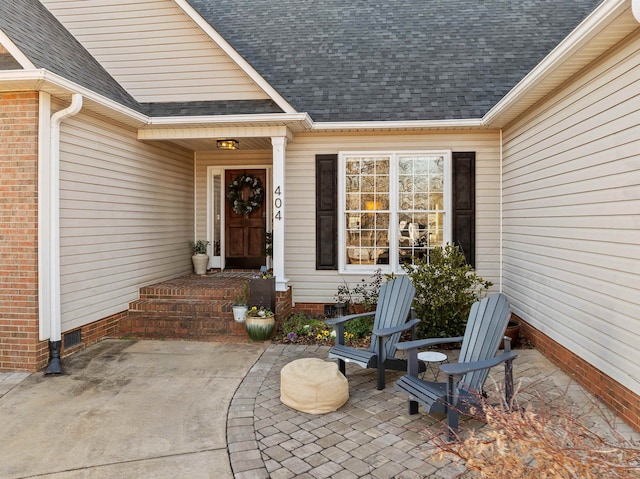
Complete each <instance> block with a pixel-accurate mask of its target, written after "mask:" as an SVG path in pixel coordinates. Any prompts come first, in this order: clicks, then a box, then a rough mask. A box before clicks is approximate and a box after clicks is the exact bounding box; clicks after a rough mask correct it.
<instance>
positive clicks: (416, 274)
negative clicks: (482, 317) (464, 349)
mask: <svg viewBox="0 0 640 479" xmlns="http://www.w3.org/2000/svg"><path fill="white" fill-rule="evenodd" d="M402 267H403V269H404V270H405V271H406V272H407V275H408V276H409V278H411V281H412V282H413V285H414V286H415V288H416V295H415V297H414V300H413V307H414V308H415V310H416V314H417V317H418V318H420V319H421V320H422V321H421V322H420V324H419V325H418V337H419V338H444V337H452V336H462V335H463V334H464V329H465V327H466V324H467V318H468V316H469V310H470V309H471V305H472V304H473V303H474V302H476V301H478V300H479V299H480V297H481V296H482V295H484V294H483V293H486V290H487V289H489V287H490V286H491V285H492V283H491V282H490V281H484V280H483V279H482V278H481V277H480V276H478V275H477V274H476V272H475V271H474V269H473V268H472V267H471V266H470V265H468V264H467V263H466V261H465V258H464V254H463V253H462V252H461V251H460V249H459V248H458V247H457V246H456V245H451V244H447V245H445V246H444V247H439V248H434V249H432V250H431V251H430V252H429V257H428V258H414V264H413V265H409V264H407V265H404V264H403V265H402Z"/></svg>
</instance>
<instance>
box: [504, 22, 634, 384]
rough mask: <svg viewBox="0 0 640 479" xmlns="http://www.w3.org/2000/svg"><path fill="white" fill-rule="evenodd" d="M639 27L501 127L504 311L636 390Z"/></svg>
mask: <svg viewBox="0 0 640 479" xmlns="http://www.w3.org/2000/svg"><path fill="white" fill-rule="evenodd" d="M639 59H640V36H639V35H637V34H636V35H635V37H634V38H631V39H629V40H628V41H627V42H626V43H625V44H624V45H623V46H622V47H621V48H618V49H617V50H615V51H614V52H612V53H610V54H609V55H608V56H607V57H606V58H605V59H603V60H602V61H600V62H598V63H597V64H596V65H594V66H593V67H592V68H591V69H590V70H589V71H587V72H584V73H583V74H582V75H580V76H578V77H577V78H575V79H574V80H573V81H572V82H570V83H569V84H567V85H566V86H565V87H564V88H563V89H562V90H560V91H558V92H557V93H556V94H555V95H554V96H552V97H550V98H549V99H548V100H547V101H545V102H544V103H542V104H540V105H539V106H538V107H537V108H536V109H535V110H533V111H531V112H530V113H528V114H527V115H526V116H525V117H523V118H522V119H521V120H519V121H518V122H517V123H516V124H514V125H513V126H510V127H508V128H506V129H505V131H504V151H503V154H504V177H503V181H504V196H503V200H504V291H505V293H506V294H507V295H508V297H509V300H510V302H511V305H512V307H513V309H514V311H515V312H516V313H517V314H518V315H520V316H521V317H522V318H523V319H525V320H527V321H528V322H530V323H531V324H532V325H533V326H535V327H536V328H538V329H539V330H541V331H542V332H543V333H545V334H547V335H548V336H550V337H551V338H552V339H554V340H555V341H557V342H558V343H560V344H561V345H563V346H565V347H566V348H568V349H569V350H571V351H573V352H575V353H576V354H578V355H579V356H580V357H582V358H583V359H585V360H586V361H588V362H589V363H591V364H592V365H594V366H595V367H596V368H598V369H600V370H601V371H603V372H604V373H605V374H607V375H608V376H610V377H612V378H613V379H615V380H616V381H618V382H620V383H621V384H623V385H624V386H626V387H628V388H629V389H631V390H632V391H634V392H635V393H640V368H639V367H638V365H639V364H640V349H638V344H639V342H640V316H639V315H638V311H640V101H639V100H638V99H639V98H640V82H639V81H638V78H640V60H639Z"/></svg>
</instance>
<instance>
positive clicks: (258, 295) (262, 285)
mask: <svg viewBox="0 0 640 479" xmlns="http://www.w3.org/2000/svg"><path fill="white" fill-rule="evenodd" d="M262 268H263V270H261V271H260V274H259V275H256V276H254V277H253V278H251V280H250V281H249V291H250V293H249V304H251V305H254V306H257V307H258V308H260V307H262V308H265V309H268V310H271V311H275V309H276V279H275V278H274V276H273V274H272V273H271V271H267V270H266V268H265V267H264V266H263V267H262Z"/></svg>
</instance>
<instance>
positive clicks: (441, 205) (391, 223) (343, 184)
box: [338, 150, 451, 274]
mask: <svg viewBox="0 0 640 479" xmlns="http://www.w3.org/2000/svg"><path fill="white" fill-rule="evenodd" d="M338 159H339V163H338V164H339V175H338V190H339V223H338V224H339V235H338V241H339V262H340V272H341V273H364V274H367V273H372V272H373V271H375V270H376V269H378V268H380V269H382V270H383V271H385V272H394V273H400V272H402V268H401V266H400V265H401V264H403V263H411V262H412V260H413V258H414V257H423V256H425V255H428V251H429V249H431V248H433V247H435V246H442V245H443V244H444V243H447V242H450V241H451V152H450V151H449V150H438V151H408V152H341V153H339V155H338Z"/></svg>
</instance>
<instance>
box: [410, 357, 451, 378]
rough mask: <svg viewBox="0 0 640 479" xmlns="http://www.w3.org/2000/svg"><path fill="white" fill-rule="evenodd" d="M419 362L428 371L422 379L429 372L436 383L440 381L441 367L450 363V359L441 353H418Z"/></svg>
mask: <svg viewBox="0 0 640 479" xmlns="http://www.w3.org/2000/svg"><path fill="white" fill-rule="evenodd" d="M418 360H419V361H422V362H423V363H424V364H425V366H426V370H425V372H424V373H423V374H422V378H423V379H424V375H425V374H426V372H427V371H431V373H432V374H433V380H434V381H437V380H438V373H439V372H440V365H441V364H445V363H448V362H449V358H447V355H446V354H444V353H439V352H437V351H423V352H421V353H418Z"/></svg>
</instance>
